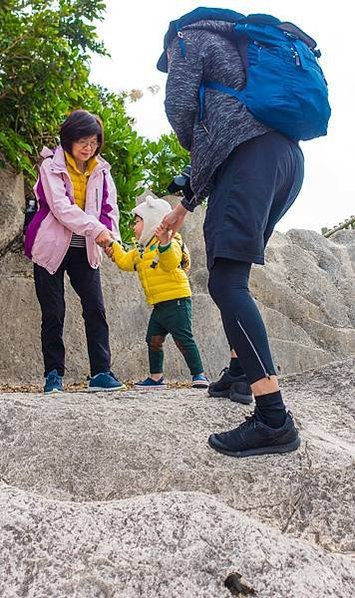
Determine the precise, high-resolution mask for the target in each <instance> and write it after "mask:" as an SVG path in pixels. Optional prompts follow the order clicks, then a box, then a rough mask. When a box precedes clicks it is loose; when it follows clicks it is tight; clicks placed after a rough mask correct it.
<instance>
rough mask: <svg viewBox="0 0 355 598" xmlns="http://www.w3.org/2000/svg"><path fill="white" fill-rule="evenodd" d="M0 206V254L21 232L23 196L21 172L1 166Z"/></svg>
mask: <svg viewBox="0 0 355 598" xmlns="http://www.w3.org/2000/svg"><path fill="white" fill-rule="evenodd" d="M0 158H1V156H0ZM0 208H1V209H0V255H2V254H3V253H4V252H5V250H6V248H7V247H8V246H9V245H11V243H12V242H13V241H14V239H16V237H18V236H19V235H20V234H21V233H22V227H23V220H24V210H25V197H24V184H23V176H22V174H18V173H16V172H15V171H14V170H13V169H11V168H8V167H7V168H3V167H1V166H0Z"/></svg>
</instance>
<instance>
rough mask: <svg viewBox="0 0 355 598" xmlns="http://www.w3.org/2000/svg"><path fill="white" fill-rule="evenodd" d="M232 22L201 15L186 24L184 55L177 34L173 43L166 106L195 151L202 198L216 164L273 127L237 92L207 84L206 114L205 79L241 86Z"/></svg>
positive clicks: (194, 176)
mask: <svg viewBox="0 0 355 598" xmlns="http://www.w3.org/2000/svg"><path fill="white" fill-rule="evenodd" d="M232 27H233V24H232V23H228V22H226V21H199V22H197V23H194V24H192V25H188V26H186V27H184V28H183V30H182V31H183V41H184V44H185V48H186V56H185V57H184V56H183V55H182V52H181V48H180V45H179V39H178V38H177V37H176V38H175V39H174V40H173V42H172V43H171V45H170V47H169V49H168V79H167V84H166V98H165V110H166V114H167V117H168V119H169V122H170V124H171V126H172V128H173V129H174V131H175V133H176V135H177V137H178V139H179V141H180V143H181V145H182V146H183V147H184V148H186V149H187V150H189V151H190V153H191V166H192V173H191V186H192V189H193V191H194V193H195V196H196V198H197V199H196V200H195V201H194V200H193V203H192V205H191V208H192V207H193V206H194V205H196V204H197V203H201V202H202V201H203V199H204V198H205V197H207V195H208V194H209V193H210V191H211V188H212V186H213V178H214V174H215V172H216V169H217V168H218V166H220V164H222V162H224V160H225V159H226V158H227V157H228V156H229V154H230V153H231V152H232V151H233V149H234V148H236V147H237V146H238V145H240V144H241V143H243V142H244V141H247V140H248V139H252V138H253V137H257V136H258V135H263V134H264V133H267V132H268V131H270V129H268V128H267V127H266V126H264V125H263V124H261V123H259V122H258V121H257V120H255V118H254V117H253V116H252V114H251V113H250V112H249V111H248V110H247V109H246V108H245V106H244V105H243V104H242V103H241V102H239V101H238V100H237V99H236V98H234V97H231V96H228V95H226V94H224V93H220V92H218V91H215V90H208V89H207V90H206V96H205V109H204V116H203V120H202V121H200V118H199V88H200V84H201V82H202V81H203V80H209V81H217V82H218V83H222V84H224V85H227V86H228V87H234V88H236V89H241V88H242V87H243V86H244V84H245V73H244V69H243V65H242V62H241V58H240V55H239V52H238V50H237V47H236V44H235V41H234V37H233V35H234V34H233V31H232Z"/></svg>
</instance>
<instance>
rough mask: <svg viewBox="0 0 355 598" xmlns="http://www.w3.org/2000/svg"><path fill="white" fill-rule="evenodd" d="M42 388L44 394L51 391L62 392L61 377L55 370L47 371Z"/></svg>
mask: <svg viewBox="0 0 355 598" xmlns="http://www.w3.org/2000/svg"><path fill="white" fill-rule="evenodd" d="M43 390H44V392H45V394H49V393H51V392H63V377H62V376H59V374H58V371H57V370H51V371H50V372H48V374H47V376H46V381H45V384H44V389H43Z"/></svg>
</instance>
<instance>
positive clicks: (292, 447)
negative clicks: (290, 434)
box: [208, 434, 301, 457]
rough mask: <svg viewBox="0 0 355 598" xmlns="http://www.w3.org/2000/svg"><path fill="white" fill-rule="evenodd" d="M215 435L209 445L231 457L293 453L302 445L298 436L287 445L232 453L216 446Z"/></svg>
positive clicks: (212, 435) (210, 439)
mask: <svg viewBox="0 0 355 598" xmlns="http://www.w3.org/2000/svg"><path fill="white" fill-rule="evenodd" d="M213 437H214V434H211V436H210V437H209V439H208V444H209V445H210V447H211V448H213V449H214V450H215V451H218V452H219V453H223V454H224V455H228V456H229V457H253V456H257V455H274V454H277V453H280V454H282V453H291V452H292V451H296V450H297V449H298V447H299V446H300V444H301V439H300V437H299V436H298V437H297V438H296V439H295V440H294V441H293V442H289V443H287V444H279V445H275V446H264V447H260V448H252V449H248V450H247V451H230V450H228V449H225V448H223V446H218V444H214V442H213V441H212V438H213Z"/></svg>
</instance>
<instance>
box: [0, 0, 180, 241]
mask: <svg viewBox="0 0 355 598" xmlns="http://www.w3.org/2000/svg"><path fill="white" fill-rule="evenodd" d="M104 10H105V2H104V1H102V0H2V1H1V4H0V150H2V151H3V153H4V154H5V156H6V158H7V159H8V160H9V161H10V162H11V163H12V164H13V166H15V167H16V168H17V169H18V170H22V171H23V172H24V173H25V178H26V181H27V183H28V184H29V185H32V184H33V183H34V180H35V178H36V175H37V172H36V162H37V158H38V155H39V151H40V150H41V148H42V146H43V145H48V146H50V147H53V146H55V145H56V144H57V143H58V130H59V127H60V124H61V123H62V122H63V120H64V119H65V117H66V116H67V115H68V113H69V112H70V111H72V110H74V109H76V108H85V109H87V110H89V111H91V112H93V113H95V114H98V115H99V116H100V117H101V119H102V120H103V122H104V127H105V147H104V151H103V155H104V157H105V158H106V159H107V161H108V162H109V163H110V164H111V165H112V175H113V178H114V180H115V183H116V186H117V190H118V196H119V205H120V212H121V224H122V233H123V238H124V240H128V239H129V238H130V236H131V231H130V230H129V227H128V224H129V222H130V211H131V209H132V208H133V207H134V205H135V200H136V197H137V195H138V194H139V193H140V192H142V190H143V187H144V186H149V187H150V188H151V189H152V190H153V192H155V193H156V194H157V195H159V196H161V195H163V194H164V193H166V187H167V185H168V184H169V182H170V181H171V179H172V178H173V176H174V175H175V174H177V173H179V172H180V171H181V170H182V169H183V167H184V166H185V164H186V163H187V162H188V153H187V152H186V151H185V150H183V149H182V148H181V147H180V145H179V143H178V141H177V139H176V137H175V135H173V134H171V135H163V136H162V137H161V138H160V139H159V140H158V141H150V140H147V139H144V138H142V137H140V136H139V135H138V134H137V132H136V131H135V130H134V127H133V124H134V123H133V120H132V119H131V118H130V117H129V116H128V115H127V113H126V109H125V99H126V95H125V94H121V95H118V94H115V93H111V92H109V91H107V90H104V89H102V88H100V87H99V86H96V85H93V84H91V83H90V82H89V70H90V53H92V52H95V53H99V54H101V55H105V54H107V52H106V50H105V48H104V46H103V45H102V43H101V42H100V41H99V40H98V38H97V33H96V28H95V25H94V24H93V23H94V22H95V21H97V20H102V19H103V16H104Z"/></svg>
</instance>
